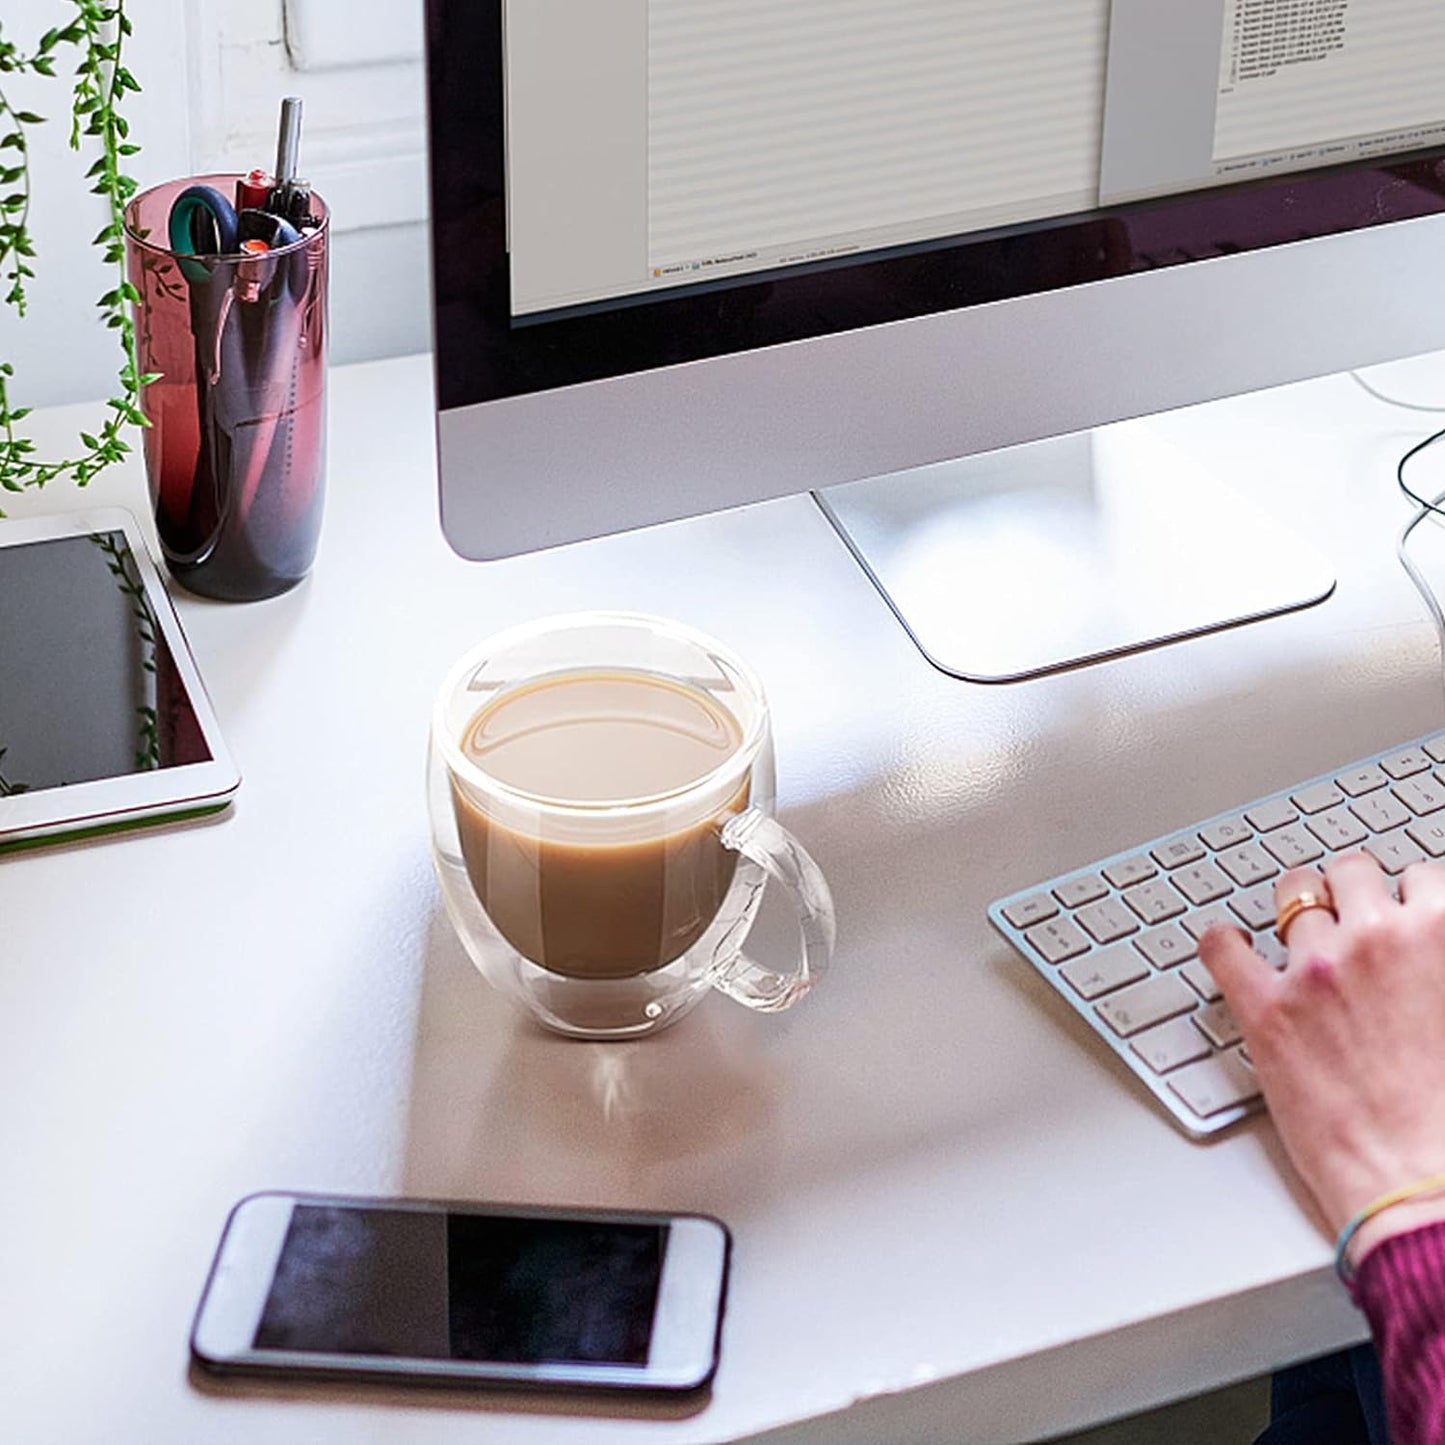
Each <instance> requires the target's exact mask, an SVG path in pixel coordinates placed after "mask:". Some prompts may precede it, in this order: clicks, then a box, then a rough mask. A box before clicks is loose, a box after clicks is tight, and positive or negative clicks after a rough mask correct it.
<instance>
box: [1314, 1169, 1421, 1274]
mask: <svg viewBox="0 0 1445 1445" xmlns="http://www.w3.org/2000/svg"><path fill="white" fill-rule="evenodd" d="M1441 1193H1445V1174H1431V1175H1429V1176H1428V1177H1426V1178H1424V1179H1418V1180H1416V1181H1415V1183H1414V1184H1406V1185H1403V1186H1402V1187H1401V1188H1399V1189H1391V1190H1390V1191H1389V1192H1388V1193H1385V1194H1382V1195H1380V1197H1379V1198H1378V1199H1372V1200H1371V1201H1370V1202H1369V1203H1368V1204H1367V1205H1365V1207H1364V1208H1363V1209H1362V1210H1360V1212H1359V1213H1358V1214H1356V1215H1355V1216H1354V1218H1353V1219H1351V1220H1350V1222H1349V1223H1348V1224H1347V1225H1345V1227H1344V1228H1343V1229H1342V1230H1340V1237H1339V1238H1338V1239H1337V1240H1336V1241H1335V1273H1336V1274H1337V1275H1339V1277H1340V1283H1341V1284H1343V1285H1349V1284H1351V1283H1353V1281H1354V1278H1355V1272H1354V1270H1353V1269H1351V1268H1350V1263H1349V1261H1348V1260H1347V1259H1346V1258H1345V1251H1346V1250H1348V1249H1349V1247H1350V1242H1351V1241H1352V1240H1353V1239H1354V1237H1355V1235H1356V1234H1358V1233H1359V1232H1360V1229H1361V1227H1362V1226H1363V1225H1364V1224H1365V1223H1367V1222H1368V1221H1369V1220H1371V1219H1373V1218H1374V1217H1375V1216H1376V1215H1377V1214H1383V1213H1384V1212H1385V1210H1387V1209H1393V1208H1394V1206H1395V1205H1397V1204H1404V1203H1405V1201H1406V1200H1409V1199H1419V1198H1421V1197H1422V1196H1424V1195H1426V1194H1441Z"/></svg>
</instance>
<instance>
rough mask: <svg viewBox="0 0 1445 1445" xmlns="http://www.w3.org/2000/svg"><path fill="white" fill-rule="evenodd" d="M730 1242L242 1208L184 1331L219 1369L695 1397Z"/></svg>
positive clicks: (477, 1216) (697, 1221)
mask: <svg viewBox="0 0 1445 1445" xmlns="http://www.w3.org/2000/svg"><path fill="white" fill-rule="evenodd" d="M730 1250H731V1239H730V1237H729V1234H728V1231H727V1228H726V1227H725V1226H724V1225H723V1224H721V1223H719V1221H717V1220H715V1219H710V1218H708V1217H706V1216H704V1215H693V1214H648V1213H598V1212H595V1211H586V1210H574V1209H543V1208H516V1207H514V1206H510V1205H508V1206H502V1205H490V1204H460V1203H448V1202H445V1201H440V1200H401V1199H355V1198H342V1197H339V1196H333V1195H314V1194H283V1193H263V1194H253V1195H249V1196H248V1197H247V1198H245V1199H243V1200H242V1201H241V1202H240V1203H239V1204H238V1205H236V1207H235V1208H234V1209H233V1210H232V1211H231V1215H230V1218H229V1219H228V1220H227V1221H226V1227H225V1231H224V1232H223V1234H222V1236H221V1243H220V1246H219V1247H218V1249H217V1251H216V1258H215V1261H214V1263H213V1264H212V1266H211V1274H210V1278H209V1279H208V1280H207V1281H206V1288H205V1292H204V1294H203V1295H202V1297H201V1303H200V1308H199V1309H198V1310H197V1312H196V1320H195V1325H194V1327H193V1328H192V1330H191V1352H192V1354H193V1356H194V1357H195V1359H196V1360H197V1362H198V1363H199V1364H201V1365H202V1366H204V1367H205V1368H207V1369H210V1370H216V1371H222V1372H236V1373H247V1374H254V1373H264V1374H267V1375H270V1376H273V1377H274V1376H278V1375H298V1376H300V1375H305V1376H310V1377H351V1376H359V1377H368V1378H372V1379H386V1380H391V1381H410V1382H413V1383H436V1384H444V1383H453V1384H472V1385H524V1386H532V1387H537V1388H548V1389H550V1388H578V1389H598V1388H600V1389H630V1390H646V1391H684V1390H697V1389H700V1388H701V1387H702V1386H704V1385H706V1384H707V1383H708V1381H709V1380H710V1379H711V1378H712V1375H713V1372H714V1371H715V1370H716V1368H717V1353H718V1341H719V1336H720V1333H721V1329H722V1315H723V1306H724V1301H725V1297H726V1291H727V1274H728V1259H729V1254H730Z"/></svg>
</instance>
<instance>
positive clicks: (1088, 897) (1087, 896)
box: [1054, 873, 1109, 908]
mask: <svg viewBox="0 0 1445 1445" xmlns="http://www.w3.org/2000/svg"><path fill="white" fill-rule="evenodd" d="M1108 896H1109V885H1108V884H1107V883H1105V882H1104V880H1103V879H1102V878H1100V877H1099V875H1098V874H1097V873H1090V874H1089V875H1088V876H1087V877H1084V878H1069V879H1066V880H1065V881H1064V882H1063V883H1058V884H1055V885H1054V897H1055V898H1057V899H1058V900H1059V902H1060V903H1062V904H1063V905H1064V907H1065V908H1082V907H1083V906H1084V904H1086V903H1093V902H1094V901H1095V899H1098V898H1107V897H1108Z"/></svg>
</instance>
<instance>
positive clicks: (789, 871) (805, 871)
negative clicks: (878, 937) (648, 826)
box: [712, 808, 838, 1013]
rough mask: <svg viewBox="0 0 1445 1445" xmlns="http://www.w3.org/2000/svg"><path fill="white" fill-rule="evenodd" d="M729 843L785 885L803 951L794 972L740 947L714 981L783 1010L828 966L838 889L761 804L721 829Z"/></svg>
mask: <svg viewBox="0 0 1445 1445" xmlns="http://www.w3.org/2000/svg"><path fill="white" fill-rule="evenodd" d="M719 836H720V837H721V839H722V844H723V847H725V848H730V849H732V850H733V851H734V852H735V853H740V854H742V856H743V857H744V858H747V859H750V860H751V861H752V862H754V863H756V864H757V865H758V867H759V868H761V869H762V870H763V872H764V873H765V874H767V876H768V877H769V878H770V879H772V880H773V881H774V882H777V883H779V884H781V885H782V886H783V888H784V889H785V890H786V892H787V894H788V896H789V898H791V899H792V902H793V907H794V908H795V909H796V910H797V914H798V923H799V925H800V927H801V929H802V935H803V951H802V957H801V958H800V959H799V961H798V966H797V968H796V969H795V970H794V971H793V972H792V973H776V972H774V971H773V970H772V969H770V968H764V967H763V966H762V965H761V964H758V963H754V962H753V960H752V959H750V958H749V957H748V956H747V955H746V954H745V953H743V952H742V948H741V940H739V941H738V942H739V946H738V950H737V951H736V952H735V953H734V954H733V955H732V957H731V958H728V959H726V960H725V961H723V962H722V963H721V965H720V966H719V967H718V970H717V972H716V973H715V974H714V975H713V978H712V983H713V986H714V987H715V988H719V989H721V990H722V991H723V992H724V993H725V994H727V996H728V997H729V998H733V999H736V1000H737V1001H738V1002H739V1003H742V1004H746V1005H747V1006H748V1007H749V1008H754V1009H758V1010H760V1011H761V1012H763V1013H777V1012H778V1011H779V1010H780V1009H785V1008H790V1007H792V1005H793V1004H795V1003H797V1002H798V1000H799V999H801V998H802V997H803V996H804V995H805V994H806V993H807V992H808V990H809V989H810V988H812V986H813V985H814V983H816V982H817V980H818V978H819V977H820V976H821V975H822V974H823V972H824V971H825V970H826V969H827V967H828V963H829V961H830V960H831V959H832V957H833V945H834V942H835V941H836V939H837V935H838V924H837V920H836V918H835V917H834V914H833V895H832V893H831V892H830V891H829V889H828V881H827V879H826V878H824V877H823V873H822V870H821V869H820V868H819V867H818V865H817V864H816V863H815V862H813V860H812V858H811V857H809V855H808V853H807V851H806V850H805V849H804V847H803V845H802V844H801V843H799V842H798V840H797V839H796V838H794V837H793V835H792V834H791V833H790V832H788V830H787V829H786V828H784V827H783V826H782V825H781V824H780V823H777V822H775V821H774V820H773V819H772V818H770V817H769V816H768V815H767V814H766V813H764V812H762V811H760V810H759V809H757V808H748V809H747V810H746V811H745V812H742V813H738V814H736V815H734V816H733V817H731V818H729V819H728V821H727V822H726V823H724V824H723V826H722V828H721V829H720V830H719Z"/></svg>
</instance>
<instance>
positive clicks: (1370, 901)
mask: <svg viewBox="0 0 1445 1445" xmlns="http://www.w3.org/2000/svg"><path fill="white" fill-rule="evenodd" d="M1325 878H1326V879H1327V880H1328V881H1329V885H1330V892H1331V893H1333V894H1334V898H1335V915H1336V917H1338V918H1342V919H1344V920H1345V921H1346V922H1349V923H1363V922H1366V921H1367V920H1369V919H1371V918H1378V917H1379V916H1380V914H1381V913H1383V912H1385V911H1386V910H1387V909H1390V908H1393V907H1394V906H1395V900H1394V898H1393V896H1392V895H1391V893H1390V880H1389V879H1388V878H1386V877H1385V870H1384V869H1383V868H1381V867H1380V865H1379V864H1378V863H1377V862H1375V860H1374V859H1373V858H1372V857H1371V856H1370V855H1369V854H1368V853H1365V852H1361V851H1358V850H1356V851H1354V852H1350V853H1339V854H1337V855H1336V856H1335V857H1333V858H1329V859H1327V860H1326V861H1325Z"/></svg>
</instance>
